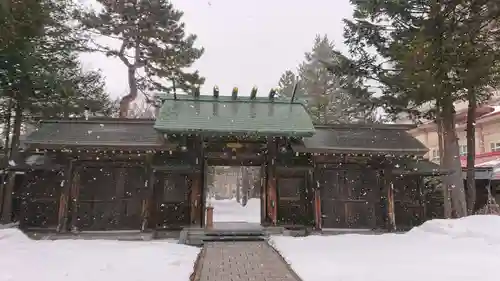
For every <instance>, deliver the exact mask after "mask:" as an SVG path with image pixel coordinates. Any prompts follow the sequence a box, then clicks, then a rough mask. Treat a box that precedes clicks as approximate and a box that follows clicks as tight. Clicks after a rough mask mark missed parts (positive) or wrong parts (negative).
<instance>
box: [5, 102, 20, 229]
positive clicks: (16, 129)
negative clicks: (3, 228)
mask: <svg viewBox="0 0 500 281" xmlns="http://www.w3.org/2000/svg"><path fill="white" fill-rule="evenodd" d="M14 114H15V115H14V126H13V132H12V141H11V145H10V157H9V159H10V160H13V161H19V159H18V155H19V136H20V134H21V125H22V122H23V116H22V114H23V107H22V103H21V101H20V100H17V102H16V104H15V107H14ZM15 179H16V173H15V172H9V173H8V175H7V185H6V186H5V191H4V193H5V198H4V203H3V206H2V221H3V222H4V223H9V222H11V219H12V193H13V192H14V184H15Z"/></svg>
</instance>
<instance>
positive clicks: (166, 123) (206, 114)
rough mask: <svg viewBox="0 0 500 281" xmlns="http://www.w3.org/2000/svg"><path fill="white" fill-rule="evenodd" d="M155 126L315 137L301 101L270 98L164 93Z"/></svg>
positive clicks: (182, 130) (177, 130)
mask: <svg viewBox="0 0 500 281" xmlns="http://www.w3.org/2000/svg"><path fill="white" fill-rule="evenodd" d="M160 98H161V99H162V100H164V103H163V105H162V107H161V109H160V113H159V116H158V118H157V120H156V123H155V125H154V128H155V129H156V130H158V131H161V132H166V133H190V132H191V133H201V134H230V135H242V134H257V135H272V136H304V137H305V136H312V135H313V134H314V132H315V131H314V126H313V124H312V121H311V118H310V117H309V114H308V113H307V111H306V109H305V107H304V105H303V104H302V103H301V102H293V103H291V102H290V101H289V100H288V101H286V100H270V99H269V98H255V99H251V98H250V97H236V98H233V97H226V96H219V97H213V96H199V97H197V98H194V97H192V96H185V95H177V97H176V98H174V97H173V96H172V95H164V96H161V97H160Z"/></svg>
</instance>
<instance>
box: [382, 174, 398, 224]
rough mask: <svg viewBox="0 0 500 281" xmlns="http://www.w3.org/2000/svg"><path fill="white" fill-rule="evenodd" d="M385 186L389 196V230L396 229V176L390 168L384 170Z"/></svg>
mask: <svg viewBox="0 0 500 281" xmlns="http://www.w3.org/2000/svg"><path fill="white" fill-rule="evenodd" d="M384 187H385V195H386V198H387V201H386V202H387V204H386V206H387V214H386V215H387V230H389V231H396V215H395V207H394V178H393V176H392V173H391V171H390V170H384Z"/></svg>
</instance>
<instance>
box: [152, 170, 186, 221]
mask: <svg viewBox="0 0 500 281" xmlns="http://www.w3.org/2000/svg"><path fill="white" fill-rule="evenodd" d="M190 185H191V181H190V179H189V176H188V174H175V173H165V172H157V173H155V181H154V187H153V188H154V201H155V207H156V208H155V209H154V210H153V215H152V220H153V225H154V226H155V228H157V229H172V228H180V227H183V226H187V225H189V224H190V209H189V206H190V204H189V195H190V194H189V191H190Z"/></svg>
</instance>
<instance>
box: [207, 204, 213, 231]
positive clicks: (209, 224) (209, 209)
mask: <svg viewBox="0 0 500 281" xmlns="http://www.w3.org/2000/svg"><path fill="white" fill-rule="evenodd" d="M206 209H207V223H206V225H205V226H206V228H208V229H212V228H213V227H214V207H213V206H207V208H206Z"/></svg>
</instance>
